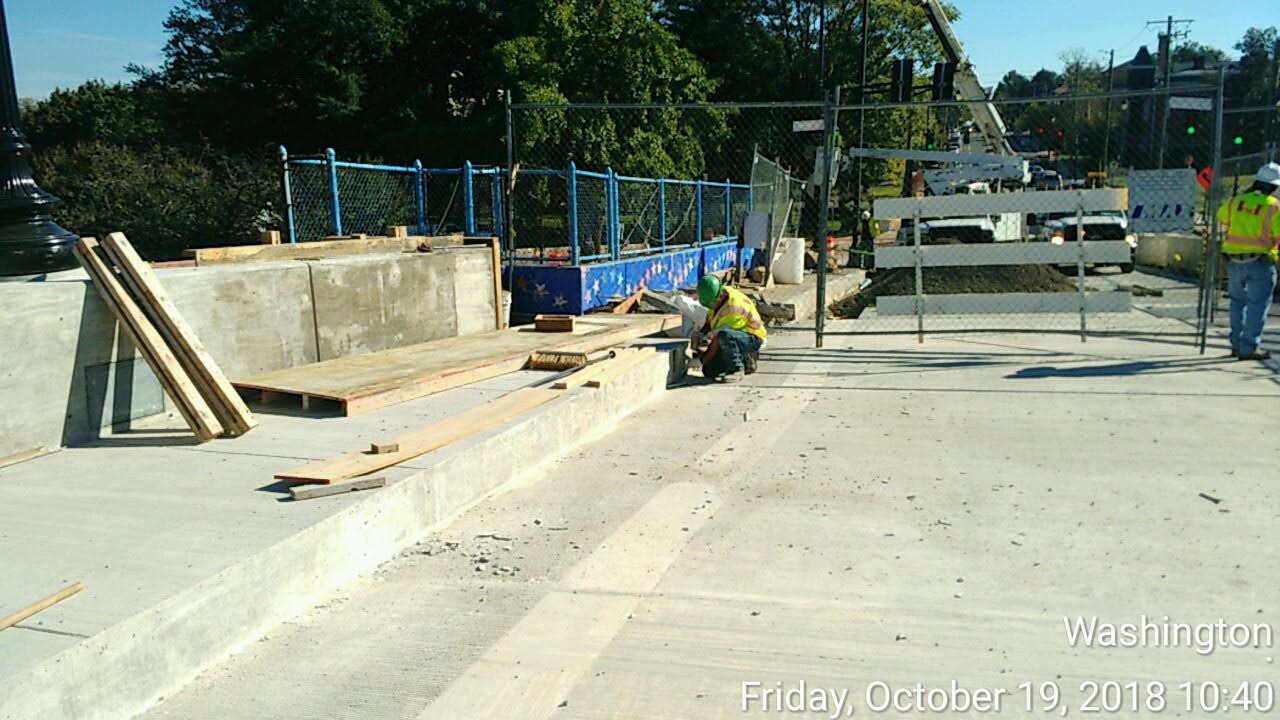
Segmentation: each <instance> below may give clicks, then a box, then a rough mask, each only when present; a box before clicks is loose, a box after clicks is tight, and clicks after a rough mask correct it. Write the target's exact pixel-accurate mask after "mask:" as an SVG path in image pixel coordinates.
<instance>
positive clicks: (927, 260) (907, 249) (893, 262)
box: [876, 240, 1131, 268]
mask: <svg viewBox="0 0 1280 720" xmlns="http://www.w3.org/2000/svg"><path fill="white" fill-rule="evenodd" d="M915 252H916V249H915V246H913V245H897V246H891V247H878V248H876V267H878V268H900V267H915V264H916V260H915ZM920 253H921V255H920V263H921V267H974V266H979V265H1071V266H1073V267H1074V266H1075V264H1076V258H1077V256H1078V255H1079V253H1080V249H1079V248H1078V247H1077V246H1076V243H1075V242H1067V243H1064V244H1062V245H1054V244H1053V243H1051V242H1003V243H984V244H977V245H922V246H920ZM1130 256H1131V249H1130V247H1129V243H1127V242H1125V241H1124V240H1086V241H1085V243H1084V261H1085V262H1086V263H1095V264H1110V263H1127V262H1130V259H1129V258H1130Z"/></svg>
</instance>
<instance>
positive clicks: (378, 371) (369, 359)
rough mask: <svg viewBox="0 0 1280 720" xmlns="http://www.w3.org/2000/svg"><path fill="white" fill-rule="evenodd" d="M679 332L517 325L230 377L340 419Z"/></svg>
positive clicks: (610, 323) (654, 325)
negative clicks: (542, 356)
mask: <svg viewBox="0 0 1280 720" xmlns="http://www.w3.org/2000/svg"><path fill="white" fill-rule="evenodd" d="M678 327H680V316H679V315H588V316H585V317H582V318H579V320H578V322H577V323H576V324H575V327H574V330H573V332H571V333H553V334H548V333H540V332H536V331H535V330H534V329H533V328H532V327H518V328H510V329H507V330H499V331H497V332H491V333H481V334H477V335H467V336H464V337H455V338H447V339H444V340H434V341H432V342H427V343H421V344H418V345H410V346H408V347H403V348H395V349H393V350H383V351H381V352H376V353H369V354H366V355H356V356H353V357H347V358H339V359H336V360H327V361H325V362H321V363H315V364H313V365H303V366H301V367H296V368H288V369H285V370H278V371H276V372H271V373H267V374H265V375H259V376H256V377H252V378H244V379H241V380H235V381H234V382H233V384H234V385H235V386H236V387H237V388H240V389H241V390H248V391H261V392H262V393H264V394H266V395H270V396H280V395H284V396H296V397H299V398H301V399H302V400H303V401H304V402H309V401H310V399H312V398H320V399H323V400H329V401H333V402H337V403H339V405H340V406H341V408H342V412H343V413H344V414H346V415H358V414H360V413H364V412H368V411H370V410H375V409H377V408H381V407H386V406H387V405H394V404H396V403H401V402H405V401H407V400H412V399H414V398H419V397H423V396H425V395H431V394H434V393H438V392H443V391H445V390H449V389H451V388H456V387H460V386H462V385H469V384H471V383H474V382H480V381H481V380H487V379H489V378H493V377H497V376H499V375H505V374H507V373H511V372H515V371H517V370H520V369H522V368H524V366H525V364H526V363H527V362H528V360H529V356H530V355H531V354H533V353H534V352H538V351H546V350H558V351H563V352H594V351H596V350H602V349H605V348H610V347H613V346H615V345H620V344H622V343H625V342H627V341H629V340H634V339H636V338H641V337H645V336H647V335H655V334H657V333H661V332H664V331H666V330H670V329H673V328H678Z"/></svg>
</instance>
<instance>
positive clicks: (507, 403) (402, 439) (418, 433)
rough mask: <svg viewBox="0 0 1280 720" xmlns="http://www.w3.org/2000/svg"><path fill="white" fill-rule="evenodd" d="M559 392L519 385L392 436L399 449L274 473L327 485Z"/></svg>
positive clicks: (478, 428)
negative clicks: (520, 386) (453, 413)
mask: <svg viewBox="0 0 1280 720" xmlns="http://www.w3.org/2000/svg"><path fill="white" fill-rule="evenodd" d="M560 394H561V393H559V392H556V391H554V390H545V389H541V388H522V389H520V390H516V391H515V392H513V393H510V394H507V395H503V396H502V397H500V398H498V399H497V400H492V401H490V402H487V403H485V404H483V405H479V406H477V407H473V408H471V409H470V410H465V411H463V412H461V413H458V414H457V415H455V416H453V417H451V418H448V419H447V420H442V421H440V422H435V423H431V424H430V425H427V426H424V427H422V428H420V429H418V430H414V431H412V432H409V433H406V434H404V435H401V436H399V437H396V438H393V439H392V440H391V441H390V442H393V443H396V444H398V445H399V446H400V449H399V450H398V451H396V452H392V453H386V454H383V455H374V454H371V453H365V452H353V453H347V454H346V455H342V456H339V457H336V458H332V459H330V460H323V461H321V462H317V463H311V464H308V465H303V466H301V467H297V468H293V469H291V470H286V471H284V472H282V473H277V474H276V476H275V477H276V479H277V480H286V481H289V482H297V483H313V484H320V485H328V484H331V483H335V482H339V481H342V480H346V479H348V478H353V477H359V476H361V475H368V474H369V473H372V472H377V471H378V470H382V469H384V468H389V467H391V466H393V465H399V464H400V463H402V462H406V461H409V460H412V459H413V458H416V457H418V456H420V455H425V454H426V453H429V452H431V451H433V450H439V449H440V448H442V447H444V446H446V445H449V444H451V443H455V442H457V441H459V440H462V439H464V438H467V437H470V436H471V435H475V434H477V433H481V432H484V431H485V430H490V429H493V428H495V427H498V426H499V425H501V424H503V423H505V422H507V421H508V420H510V419H512V418H514V417H517V416H519V415H521V414H523V413H526V412H528V411H530V410H532V409H534V408H536V407H539V406H540V405H544V404H546V403H548V402H551V401H552V400H554V399H556V398H558V397H560Z"/></svg>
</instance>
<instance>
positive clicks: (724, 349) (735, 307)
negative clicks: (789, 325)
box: [698, 275, 765, 383]
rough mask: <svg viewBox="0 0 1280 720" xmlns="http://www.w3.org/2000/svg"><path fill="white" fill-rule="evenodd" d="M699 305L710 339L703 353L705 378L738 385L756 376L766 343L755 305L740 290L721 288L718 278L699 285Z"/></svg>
mask: <svg viewBox="0 0 1280 720" xmlns="http://www.w3.org/2000/svg"><path fill="white" fill-rule="evenodd" d="M698 302H700V303H702V306H703V307H705V308H707V324H706V325H705V326H704V327H703V329H702V332H703V334H704V335H707V334H709V335H710V339H711V342H710V344H709V345H708V346H707V348H706V349H705V350H703V351H702V353H701V357H702V375H703V377H707V378H714V379H715V380H717V381H719V382H726V383H735V382H738V381H739V380H741V379H742V376H743V375H744V374H747V375H750V374H751V373H753V372H755V371H756V363H757V362H758V361H759V359H760V346H761V345H763V344H764V339H765V330H764V321H763V320H761V319H760V312H759V311H758V310H756V305H755V303H753V302H751V299H750V298H748V297H747V296H746V295H743V294H742V292H741V291H739V290H738V289H736V288H732V287H729V286H727V285H722V284H721V283H720V278H718V277H716V276H715V275H707V276H706V277H704V278H702V279H701V280H699V281H698Z"/></svg>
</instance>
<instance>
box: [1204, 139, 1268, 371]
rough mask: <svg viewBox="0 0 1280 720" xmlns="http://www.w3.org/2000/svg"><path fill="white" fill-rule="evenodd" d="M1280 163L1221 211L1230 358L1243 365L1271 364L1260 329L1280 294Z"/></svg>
mask: <svg viewBox="0 0 1280 720" xmlns="http://www.w3.org/2000/svg"><path fill="white" fill-rule="evenodd" d="M1278 193H1280V164H1276V163H1271V164H1270V165H1265V166H1263V167H1262V169H1261V170H1259V171H1258V174H1257V175H1254V176H1253V187H1252V188H1250V189H1249V191H1248V192H1246V193H1243V194H1241V195H1237V196H1236V197H1233V198H1231V199H1230V200H1228V201H1227V202H1226V203H1225V204H1223V206H1222V207H1221V208H1219V209H1218V221H1219V222H1221V223H1222V224H1223V225H1226V226H1227V234H1226V237H1224V238H1223V240H1222V252H1223V254H1224V255H1226V256H1227V261H1228V262H1227V288H1228V292H1229V293H1230V295H1231V355H1232V357H1235V358H1238V359H1240V360H1268V359H1270V358H1271V353H1269V352H1267V351H1266V350H1263V349H1262V347H1261V345H1262V327H1263V325H1264V324H1265V323H1266V321H1267V311H1268V310H1270V308H1271V296H1272V295H1273V294H1274V293H1275V290H1276V261H1277V260H1280V197H1277V194H1278Z"/></svg>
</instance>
